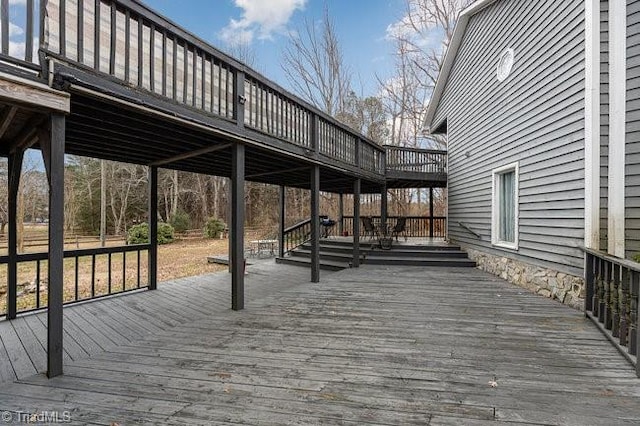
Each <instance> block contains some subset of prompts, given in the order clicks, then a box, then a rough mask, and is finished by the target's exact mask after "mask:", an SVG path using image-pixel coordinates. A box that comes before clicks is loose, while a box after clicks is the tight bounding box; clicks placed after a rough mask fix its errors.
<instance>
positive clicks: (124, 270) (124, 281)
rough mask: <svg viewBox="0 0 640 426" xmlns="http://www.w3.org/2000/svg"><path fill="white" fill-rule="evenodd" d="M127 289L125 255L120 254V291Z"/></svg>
mask: <svg viewBox="0 0 640 426" xmlns="http://www.w3.org/2000/svg"><path fill="white" fill-rule="evenodd" d="M126 289H127V253H126V252H124V253H122V291H125V290H126Z"/></svg>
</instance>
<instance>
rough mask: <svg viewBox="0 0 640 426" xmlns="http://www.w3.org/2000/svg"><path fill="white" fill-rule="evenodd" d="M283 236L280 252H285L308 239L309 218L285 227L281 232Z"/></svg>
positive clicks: (309, 235)
mask: <svg viewBox="0 0 640 426" xmlns="http://www.w3.org/2000/svg"><path fill="white" fill-rule="evenodd" d="M283 238H284V244H283V247H284V251H283V252H282V254H287V253H289V252H290V251H292V250H294V249H296V248H297V247H300V246H301V245H303V244H304V243H306V242H307V241H309V240H310V239H311V219H306V220H303V221H301V222H299V223H296V224H295V225H293V226H291V227H289V228H286V229H285V230H284V233H283Z"/></svg>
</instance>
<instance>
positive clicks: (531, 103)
mask: <svg viewBox="0 0 640 426" xmlns="http://www.w3.org/2000/svg"><path fill="white" fill-rule="evenodd" d="M497 23H499V25H497ZM509 47H511V48H513V49H514V50H515V57H516V59H515V65H514V68H513V71H512V73H511V75H510V76H509V77H508V78H507V80H506V81H504V82H503V83H500V82H498V80H497V78H496V65H497V62H498V58H499V56H500V54H501V53H502V52H503V51H504V50H505V49H506V48H509ZM444 119H446V120H447V126H448V150H449V182H448V193H449V226H448V231H449V237H450V239H451V240H452V241H454V242H457V243H459V244H461V245H463V246H465V247H469V248H473V249H477V250H483V251H485V252H489V253H491V254H495V255H501V256H507V257H511V258H514V259H517V260H521V261H525V262H528V263H531V264H536V265H540V266H544V267H549V268H553V269H555V270H558V271H562V272H568V273H572V274H577V275H581V274H582V266H583V254H582V251H581V250H580V248H579V247H580V246H581V245H582V244H583V243H584V7H583V1H582V0H568V1H562V2H558V1H556V0H542V1H536V2H526V1H508V0H502V1H498V2H495V3H493V4H492V5H491V6H489V7H487V8H486V9H483V10H482V11H480V12H479V13H477V14H476V15H474V16H473V17H471V19H470V21H469V24H468V27H467V31H466V34H465V36H464V38H463V41H462V44H461V46H460V48H459V50H458V54H457V57H456V60H455V61H454V65H453V67H452V70H451V73H450V75H449V79H448V82H447V84H446V87H445V90H444V92H443V96H442V98H441V101H440V103H439V106H438V108H437V110H436V114H435V119H434V123H438V122H442V121H443V120H444ZM513 162H519V167H520V175H519V178H520V182H519V191H520V194H519V221H520V223H519V249H518V250H517V251H513V250H508V249H501V248H498V247H493V246H492V244H491V189H492V170H493V169H495V168H497V167H501V166H504V165H507V164H510V163H513ZM459 222H462V223H463V224H465V225H467V226H468V227H470V228H471V229H473V230H474V231H475V232H477V233H479V234H480V235H481V239H480V240H479V239H477V238H476V237H474V236H473V235H472V234H471V233H469V232H467V231H466V230H465V229H464V228H463V227H461V226H460V225H459Z"/></svg>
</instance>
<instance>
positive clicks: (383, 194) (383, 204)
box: [380, 185, 389, 232]
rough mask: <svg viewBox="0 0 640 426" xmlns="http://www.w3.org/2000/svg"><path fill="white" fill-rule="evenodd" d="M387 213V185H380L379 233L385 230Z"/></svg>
mask: <svg viewBox="0 0 640 426" xmlns="http://www.w3.org/2000/svg"><path fill="white" fill-rule="evenodd" d="M388 212H389V203H388V199H387V185H382V188H381V189H380V227H381V232H382V231H386V230H387V216H388Z"/></svg>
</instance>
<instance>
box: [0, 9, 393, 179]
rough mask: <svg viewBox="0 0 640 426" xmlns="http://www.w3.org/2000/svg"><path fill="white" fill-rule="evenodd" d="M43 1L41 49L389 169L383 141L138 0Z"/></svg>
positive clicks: (354, 162) (349, 159) (342, 158)
mask: <svg viewBox="0 0 640 426" xmlns="http://www.w3.org/2000/svg"><path fill="white" fill-rule="evenodd" d="M4 1H6V0H4ZM40 1H41V4H42V5H43V6H42V10H41V15H42V16H41V19H40V22H39V25H40V28H41V48H42V49H43V51H44V52H46V54H47V55H48V56H50V57H53V58H55V59H56V60H58V61H61V62H64V63H66V64H69V65H70V66H76V67H79V68H86V69H91V70H93V71H96V72H98V73H100V74H104V75H105V76H108V77H109V78H110V79H114V78H115V79H116V80H117V81H120V82H122V83H124V84H125V85H127V86H131V87H136V88H138V89H141V90H145V91H148V92H151V93H153V94H155V95H159V96H163V97H166V98H167V99H168V100H170V101H171V102H175V103H177V104H180V105H183V106H188V107H190V108H193V109H196V110H198V111H199V112H201V113H204V114H210V115H213V116H216V117H220V118H223V119H225V120H229V121H231V122H238V121H242V124H243V125H244V127H246V128H249V129H251V130H254V131H258V132H260V133H262V134H265V135H268V136H271V137H274V138H277V139H279V140H282V141H286V142H288V143H290V144H292V145H294V146H297V147H301V148H304V149H308V150H309V153H315V154H316V155H319V156H324V157H327V158H329V159H331V160H335V161H338V162H340V163H343V164H346V165H349V166H352V167H355V168H357V169H362V170H365V171H367V172H371V173H375V174H378V175H383V174H384V148H383V147H381V146H378V145H377V144H375V143H373V142H372V141H370V140H368V139H367V138H365V137H364V136H362V135H360V134H358V133H357V132H354V131H353V130H351V129H349V128H348V127H347V126H345V125H343V124H341V123H339V122H338V121H336V120H335V119H333V118H332V117H330V116H328V115H327V114H324V113H322V112H321V111H320V110H318V109H317V108H315V107H313V106H312V105H310V104H309V103H307V102H305V101H303V100H302V99H300V98H298V97H297V96H295V95H293V94H291V93H289V92H287V91H286V90H284V89H283V88H282V87H280V86H279V85H277V84H275V83H273V82H272V81H270V80H268V79H266V78H265V77H263V76H262V75H260V74H258V73H257V72H255V71H254V70H252V69H250V68H249V67H247V66H245V65H244V64H242V63H240V62H238V61H237V60H235V59H233V58H231V57H230V56H228V55H226V54H224V53H222V52H221V51H219V50H218V49H216V48H214V47H212V46H211V45H209V44H208V43H206V42H204V41H203V40H201V39H199V38H198V37H196V36H194V35H193V34H190V33H189V32H187V31H185V30H183V29H182V28H180V27H179V26H177V25H176V24H174V23H173V22H171V21H169V20H167V19H166V18H164V17H162V16H160V15H158V14H157V13H155V12H154V11H152V10H151V9H149V8H148V7H146V6H145V5H143V4H141V3H139V2H138V1H136V0H46V1H45V0H40ZM30 2H33V0H30ZM3 4H4V3H3ZM5 28H6V27H5ZM3 40H4V39H3Z"/></svg>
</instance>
